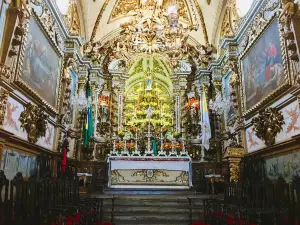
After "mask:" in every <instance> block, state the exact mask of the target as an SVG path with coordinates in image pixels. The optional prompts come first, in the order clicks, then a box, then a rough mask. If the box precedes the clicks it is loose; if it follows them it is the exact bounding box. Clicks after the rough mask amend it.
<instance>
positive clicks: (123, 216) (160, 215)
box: [104, 194, 208, 225]
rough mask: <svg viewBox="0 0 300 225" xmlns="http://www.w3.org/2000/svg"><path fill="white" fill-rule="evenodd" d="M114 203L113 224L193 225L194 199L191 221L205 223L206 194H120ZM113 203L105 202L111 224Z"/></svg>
mask: <svg viewBox="0 0 300 225" xmlns="http://www.w3.org/2000/svg"><path fill="white" fill-rule="evenodd" d="M115 197H116V199H115V203H114V217H113V224H114V225H135V224H137V225H144V224H145V225H146V224H147V225H190V224H191V220H190V205H189V200H188V198H192V205H193V207H192V208H193V209H192V221H203V216H204V213H203V202H202V199H203V198H207V197H208V196H204V195H195V194H193V195H185V196H184V195H181V196H179V195H157V194H156V195H118V196H115ZM111 206H112V202H111V201H109V200H105V202H104V210H105V213H104V216H105V218H104V219H105V221H110V220H111V217H110V212H111Z"/></svg>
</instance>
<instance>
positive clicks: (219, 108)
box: [209, 92, 229, 115]
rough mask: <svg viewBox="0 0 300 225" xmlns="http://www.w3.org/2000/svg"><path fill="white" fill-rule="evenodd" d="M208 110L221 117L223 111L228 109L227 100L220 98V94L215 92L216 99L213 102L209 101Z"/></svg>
mask: <svg viewBox="0 0 300 225" xmlns="http://www.w3.org/2000/svg"><path fill="white" fill-rule="evenodd" d="M209 108H210V109H211V110H212V111H214V112H215V113H217V114H218V115H221V114H222V113H223V112H224V111H225V110H227V109H228V108H229V100H228V99H226V98H222V94H221V92H217V94H216V98H215V100H214V101H213V100H212V99H211V100H210V101H209Z"/></svg>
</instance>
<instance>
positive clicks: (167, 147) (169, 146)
mask: <svg viewBox="0 0 300 225" xmlns="http://www.w3.org/2000/svg"><path fill="white" fill-rule="evenodd" d="M163 149H164V150H171V149H172V144H171V143H164V144H163Z"/></svg>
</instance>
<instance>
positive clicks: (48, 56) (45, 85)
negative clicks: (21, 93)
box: [21, 17, 60, 108]
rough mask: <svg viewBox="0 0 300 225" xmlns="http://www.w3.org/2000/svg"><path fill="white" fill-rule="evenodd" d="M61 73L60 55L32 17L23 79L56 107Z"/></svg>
mask: <svg viewBox="0 0 300 225" xmlns="http://www.w3.org/2000/svg"><path fill="white" fill-rule="evenodd" d="M59 75H60V57H59V55H58V54H57V53H56V51H55V50H54V48H53V47H52V45H51V44H50V42H49V40H48V39H47V37H46V36H45V34H44V32H43V31H42V29H41V28H40V26H39V24H38V22H37V21H36V19H35V18H34V17H31V18H30V22H29V34H28V39H27V45H26V49H25V56H24V63H23V68H22V75H21V77H22V80H24V81H25V82H26V83H27V84H28V86H29V87H30V88H32V89H33V90H34V91H35V92H36V93H37V94H39V96H40V97H42V98H43V99H44V100H45V101H46V102H47V103H49V104H50V105H51V106H52V107H53V108H55V106H56V105H55V104H56V96H57V84H58V80H59Z"/></svg>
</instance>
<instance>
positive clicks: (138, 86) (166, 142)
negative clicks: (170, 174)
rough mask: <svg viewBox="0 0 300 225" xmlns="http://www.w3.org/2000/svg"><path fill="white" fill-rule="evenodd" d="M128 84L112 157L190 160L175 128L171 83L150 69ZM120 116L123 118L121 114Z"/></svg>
mask: <svg viewBox="0 0 300 225" xmlns="http://www.w3.org/2000/svg"><path fill="white" fill-rule="evenodd" d="M128 80H129V81H128V82H127V83H126V87H125V98H124V100H123V101H124V102H123V105H124V107H123V113H122V118H118V120H121V121H122V126H121V127H120V128H119V129H118V133H117V138H116V139H115V140H114V141H113V150H112V151H111V153H110V155H111V156H175V157H177V156H187V153H186V151H185V148H184V142H183V140H182V139H181V133H180V132H179V131H178V130H177V129H176V128H175V124H176V121H175V120H176V118H175V115H174V103H173V102H174V100H173V96H172V95H173V94H172V93H173V90H172V88H173V87H172V81H171V79H170V78H169V77H167V76H163V75H162V74H158V73H157V72H155V71H154V70H153V69H151V68H150V67H148V68H147V69H146V70H145V71H143V72H142V73H138V74H135V75H132V76H131V77H130V78H129V79H128ZM119 116H120V114H119Z"/></svg>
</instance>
